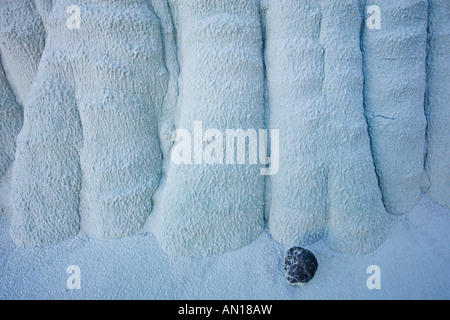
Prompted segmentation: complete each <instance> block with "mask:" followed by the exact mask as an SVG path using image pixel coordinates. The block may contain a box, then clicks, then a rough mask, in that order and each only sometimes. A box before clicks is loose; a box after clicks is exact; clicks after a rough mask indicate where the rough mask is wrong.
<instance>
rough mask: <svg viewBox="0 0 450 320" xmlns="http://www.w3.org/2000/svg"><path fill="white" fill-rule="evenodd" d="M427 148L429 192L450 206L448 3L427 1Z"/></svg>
mask: <svg viewBox="0 0 450 320" xmlns="http://www.w3.org/2000/svg"><path fill="white" fill-rule="evenodd" d="M428 29H429V52H428V68H427V70H428V74H427V81H428V86H427V87H428V91H427V99H426V105H425V110H426V115H427V120H428V127H427V139H428V152H427V159H426V166H425V168H426V171H427V174H428V177H429V179H430V188H429V190H428V195H429V196H430V197H431V198H432V199H434V200H435V201H437V202H438V203H440V204H441V205H443V206H445V207H447V208H450V133H449V129H448V126H449V124H450V107H449V101H450V90H449V84H450V63H449V61H450V48H449V44H450V3H449V2H448V1H446V0H430V1H429V28H428Z"/></svg>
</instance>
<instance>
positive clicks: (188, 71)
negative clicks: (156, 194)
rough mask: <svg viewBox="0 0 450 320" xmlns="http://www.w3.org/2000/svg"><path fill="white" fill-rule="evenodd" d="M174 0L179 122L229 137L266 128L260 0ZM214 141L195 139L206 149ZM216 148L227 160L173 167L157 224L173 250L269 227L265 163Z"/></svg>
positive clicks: (218, 244) (225, 246) (214, 245)
mask: <svg viewBox="0 0 450 320" xmlns="http://www.w3.org/2000/svg"><path fill="white" fill-rule="evenodd" d="M170 3H171V7H172V9H173V12H174V15H175V18H174V19H175V25H176V27H177V40H178V57H179V62H180V68H181V69H180V70H181V73H180V78H179V85H180V95H179V98H178V123H177V128H178V129H184V130H187V131H188V132H189V133H190V134H191V135H192V137H193V136H194V129H193V128H194V122H195V121H199V122H200V121H201V122H202V124H203V130H204V131H206V130H208V129H216V130H218V131H219V132H221V133H223V137H224V138H225V131H226V129H243V130H247V129H255V130H258V129H261V128H263V127H264V73H263V62H262V33H261V27H260V17H259V1H255V0H250V1H249V0H229V1H223V0H215V1H212V0H193V1H178V0H174V1H171V2H170ZM216 137H217V136H216ZM210 143H214V141H211V140H209V141H208V140H207V139H204V140H203V141H202V144H200V146H197V147H195V146H194V144H195V142H194V143H193V144H192V145H193V148H198V147H200V148H202V149H201V150H203V147H204V150H206V149H207V148H208V145H209V144H210ZM224 146H225V142H224V143H223V145H220V146H219V149H220V150H221V148H222V147H224ZM194 152H195V151H194ZM200 152H201V153H202V152H203V151H200ZM197 156H198V154H197ZM216 156H218V158H216V159H217V160H219V161H222V162H223V163H221V164H218V163H217V162H214V164H213V163H206V162H202V161H200V163H198V164H195V163H194V162H195V161H192V164H181V165H176V164H174V163H171V164H170V165H169V167H168V171H167V180H166V182H165V186H164V190H163V193H164V194H163V196H162V204H163V205H162V214H161V216H160V219H158V220H157V221H156V222H155V223H156V226H154V228H153V229H154V230H155V234H156V236H157V238H158V240H159V242H160V243H161V245H162V247H163V248H164V250H165V251H166V252H168V253H169V254H172V255H192V256H206V255H212V254H219V253H222V252H224V251H227V250H232V249H236V248H239V247H241V246H244V245H246V244H248V243H250V242H251V241H253V240H254V239H255V238H256V237H257V236H258V235H259V234H260V233H261V232H262V230H263V228H264V220H263V193H264V178H263V176H261V175H260V167H259V166H257V165H250V164H249V162H248V158H247V162H246V164H244V165H232V164H226V163H225V156H226V155H225V153H224V154H223V157H222V156H221V155H218V154H216ZM193 158H194V156H193V155H192V157H191V160H193Z"/></svg>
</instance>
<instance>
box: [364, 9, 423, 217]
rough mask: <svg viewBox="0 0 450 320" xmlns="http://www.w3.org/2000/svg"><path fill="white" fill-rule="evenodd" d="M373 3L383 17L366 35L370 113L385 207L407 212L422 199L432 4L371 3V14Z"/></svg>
mask: <svg viewBox="0 0 450 320" xmlns="http://www.w3.org/2000/svg"><path fill="white" fill-rule="evenodd" d="M369 5H377V6H378V7H379V8H380V11H381V12H382V17H381V27H380V29H378V30H371V29H369V28H364V31H363V36H362V48H363V53H364V68H363V70H364V76H365V88H364V106H365V113H366V118H367V122H368V124H369V134H370V137H371V143H372V152H373V156H374V163H375V166H376V169H377V173H378V176H379V182H380V188H381V191H382V194H383V201H384V204H385V206H386V209H387V211H388V212H389V213H392V214H403V213H406V212H408V211H409V210H411V209H412V208H413V207H414V206H415V205H416V204H417V202H418V201H419V199H420V197H421V190H420V183H421V179H422V174H423V165H424V148H425V127H426V119H425V113H424V101H425V90H426V68H425V64H426V57H427V50H426V43H427V20H428V11H427V8H428V3H427V1H425V0H414V1H384V0H377V1H367V7H366V10H365V12H366V14H367V9H368V8H369ZM367 15H368V16H370V13H369V14H367Z"/></svg>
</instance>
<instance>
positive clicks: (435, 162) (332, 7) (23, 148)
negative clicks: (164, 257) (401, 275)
mask: <svg viewBox="0 0 450 320" xmlns="http://www.w3.org/2000/svg"><path fill="white" fill-rule="evenodd" d="M370 5H378V6H379V7H380V11H381V12H380V14H381V16H380V17H381V28H380V29H368V28H367V27H366V25H365V20H364V19H365V16H367V13H366V8H367V7H368V6H370ZM71 6H77V7H78V8H79V9H80V11H79V13H80V16H79V19H80V21H79V22H80V24H79V25H80V28H79V29H78V28H69V27H68V19H69V18H70V17H71V15H72V14H73V12H72V11H70V10H68V9H69V7H71ZM449 12H450V11H449V3H448V1H445V0H429V1H426V0H397V1H388V0H386V1H384V0H374V1H365V0H342V1H332V0H302V1H299V0H297V1H294V0H284V1H276V0H129V1H122V0H112V1H111V0H89V1H88V0H34V1H33V0H20V1H17V0H2V1H1V2H0V17H1V19H0V56H1V63H2V69H3V71H4V72H0V87H1V88H2V91H1V93H0V108H1V109H0V113H1V116H2V117H1V119H0V125H1V127H0V133H1V146H0V166H1V167H0V178H1V176H2V175H3V174H4V173H5V172H6V171H7V170H8V168H12V170H11V172H12V181H11V192H10V193H11V196H10V197H11V198H10V199H9V201H8V202H10V203H11V204H12V212H10V213H11V214H12V219H11V228H10V233H11V237H12V239H13V241H14V242H15V243H16V244H17V245H19V246H24V247H33V246H40V245H49V244H53V243H56V242H59V241H63V240H65V239H68V238H70V237H73V236H75V235H77V234H78V233H79V232H80V230H81V231H83V232H87V233H88V234H89V235H91V236H93V237H96V238H102V239H111V238H117V237H123V236H127V235H131V234H134V233H136V232H138V231H139V230H142V229H141V227H142V226H143V225H144V223H145V222H148V223H149V224H150V226H149V227H150V229H151V230H152V231H153V232H154V233H155V235H156V237H157V239H158V241H159V242H160V244H161V246H162V248H163V249H164V250H165V251H166V252H168V253H169V254H171V255H192V256H207V255H213V254H220V253H223V252H226V251H229V250H233V249H236V248H239V247H242V246H244V245H246V244H248V243H250V242H251V241H253V240H254V239H255V238H256V237H258V236H259V235H260V234H261V232H262V231H263V230H264V228H265V227H268V229H269V231H270V232H271V233H272V235H273V237H274V238H275V239H276V240H278V241H280V242H283V243H286V244H289V245H306V244H309V243H312V242H315V241H318V240H319V239H322V238H324V239H325V240H326V241H327V243H328V244H329V245H330V246H331V247H332V248H333V249H336V250H338V251H342V252H346V253H351V254H353V253H365V252H369V251H372V250H374V249H375V248H376V247H377V246H378V245H379V244H380V243H381V242H382V241H383V239H385V237H386V236H387V233H388V223H387V222H388V220H389V219H388V215H387V212H390V213H394V214H400V213H405V212H407V211H408V210H410V209H411V208H412V207H413V206H414V205H415V204H416V202H417V200H418V198H419V197H420V195H421V194H420V178H421V177H422V174H423V172H424V167H425V169H426V174H427V175H426V176H427V177H428V180H429V186H428V189H427V190H426V191H427V192H428V195H429V196H430V197H432V198H433V199H434V200H436V201H437V202H439V203H440V204H442V205H445V206H447V207H449V199H450V186H449V180H450V176H449V175H450V168H449V161H448V158H449V152H450V146H449V138H448V130H447V127H448V125H449V122H450V120H449V113H448V110H449V108H448V103H449V102H448V101H449V98H448V92H449V90H448V83H449V81H448V79H447V78H448V74H449V72H448V71H449V70H448V69H449V65H450V64H449V62H448V61H449V59H448V57H449V50H450V49H449V48H450V46H449V45H448V42H449V37H448V35H449V32H450V30H449V22H448V21H449V19H448V17H449ZM427 32H428V33H427ZM424 102H425V103H424ZM22 107H23V111H22ZM22 114H23V127H22V128H21V126H22ZM200 122H201V125H202V128H201V129H203V132H206V131H207V130H209V129H214V130H216V131H218V132H222V133H224V134H225V132H226V130H227V129H231V130H233V129H242V130H247V129H253V130H256V131H258V130H259V129H275V130H279V134H280V137H279V144H280V145H279V147H280V148H279V159H280V163H279V170H278V172H277V173H276V174H274V175H272V176H268V177H264V176H262V175H261V164H256V165H255V164H250V163H249V159H248V156H249V153H248V151H247V152H246V156H247V158H246V163H245V164H226V163H225V158H226V155H225V154H224V155H223V157H224V161H223V162H224V163H223V164H218V163H215V164H211V163H207V161H206V160H205V158H207V157H203V159H202V160H204V161H200V163H198V164H195V159H193V157H194V155H191V156H192V157H191V160H192V162H193V164H181V165H180V164H175V163H174V162H173V161H171V160H172V156H173V155H174V154H175V152H176V151H177V150H179V149H178V147H179V143H180V138H181V136H180V135H179V133H180V131H179V130H185V132H188V133H190V134H191V137H193V136H194V131H195V130H194V123H200ZM20 128H21V129H20ZM177 129H178V130H177ZM19 130H20V133H19V134H18V132H19ZM175 130H177V131H176V132H177V133H178V135H177V134H175V133H174V132H175ZM17 134H18V135H17ZM224 138H225V137H224ZM215 142H216V141H214V140H211V139H207V137H206V139H205V140H203V141H201V143H200V144H199V145H197V144H196V142H195V141H193V143H192V147H193V151H194V149H196V148H197V149H200V152H201V154H202V156H204V154H203V152H204V150H212V149H211V146H213V145H214V143H215ZM260 142H261V141H260ZM224 144H225V143H224ZM224 147H225V146H224ZM259 147H261V144H260V145H259ZM15 149H16V150H15ZM269 149H270V148H269ZM14 150H15V151H14ZM213 150H216V149H213ZM216 151H217V150H216ZM267 151H268V153H269V154H270V151H274V150H267ZM215 155H216V156H218V154H217V153H216V154H215ZM219 156H220V155H219ZM424 160H425V161H424ZM377 178H378V179H377ZM3 198H5V197H0V199H3ZM156 200H157V202H158V206H156V204H155V201H156ZM383 203H384V206H383ZM0 205H1V206H2V207H4V206H3V204H0ZM5 207H6V206H5ZM156 207H157V208H156ZM148 217H151V219H148Z"/></svg>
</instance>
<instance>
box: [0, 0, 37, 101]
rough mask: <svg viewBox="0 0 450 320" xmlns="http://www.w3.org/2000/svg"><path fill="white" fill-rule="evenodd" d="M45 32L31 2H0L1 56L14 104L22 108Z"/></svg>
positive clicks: (21, 0)
mask: <svg viewBox="0 0 450 320" xmlns="http://www.w3.org/2000/svg"><path fill="white" fill-rule="evenodd" d="M44 38H45V30H44V25H43V24H42V20H41V17H40V15H39V13H38V11H37V9H36V6H35V4H34V1H33V0H20V1H17V0H2V2H1V10H0V52H1V55H2V64H3V68H4V71H5V73H6V77H7V79H8V81H9V83H10V86H11V88H12V90H13V92H14V94H15V95H16V98H17V101H18V102H19V103H20V104H21V105H24V104H25V102H26V101H27V98H28V94H29V93H30V88H31V85H32V84H33V81H34V79H35V77H36V74H37V69H38V65H39V59H40V57H41V54H42V51H43V50H44Z"/></svg>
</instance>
